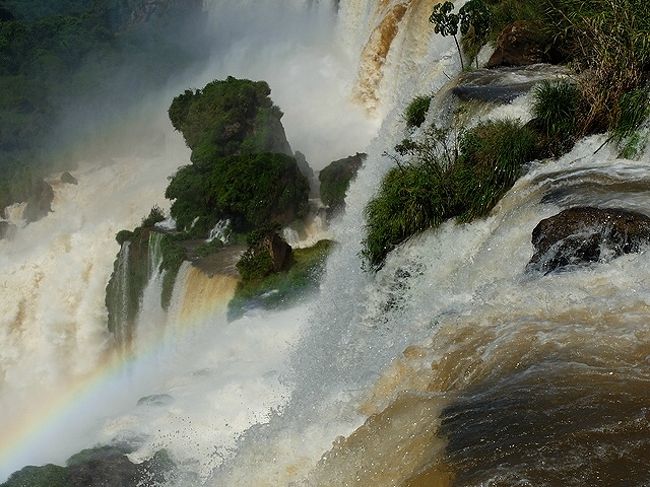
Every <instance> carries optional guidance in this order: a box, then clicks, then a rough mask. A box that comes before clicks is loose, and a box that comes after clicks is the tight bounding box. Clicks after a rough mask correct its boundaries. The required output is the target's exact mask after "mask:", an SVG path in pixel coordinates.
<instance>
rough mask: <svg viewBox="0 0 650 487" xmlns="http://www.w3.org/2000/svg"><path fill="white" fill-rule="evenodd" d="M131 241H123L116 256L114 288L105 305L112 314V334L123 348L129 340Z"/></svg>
mask: <svg viewBox="0 0 650 487" xmlns="http://www.w3.org/2000/svg"><path fill="white" fill-rule="evenodd" d="M130 247H131V242H124V243H123V244H122V248H121V249H120V253H119V254H118V256H117V263H116V266H115V289H114V291H113V293H111V294H110V295H109V298H108V301H107V303H106V304H107V307H108V309H109V311H110V312H111V313H112V315H113V316H114V321H113V323H114V324H113V330H112V332H113V334H114V335H115V340H116V341H117V343H118V344H119V346H120V347H122V348H123V349H124V348H125V347H127V345H128V344H129V342H130V341H131V326H130V324H129V299H130V293H129V281H130V275H129V248H130Z"/></svg>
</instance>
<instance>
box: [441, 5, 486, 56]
mask: <svg viewBox="0 0 650 487" xmlns="http://www.w3.org/2000/svg"><path fill="white" fill-rule="evenodd" d="M429 22H431V23H433V24H434V30H435V32H436V34H440V35H442V36H443V37H447V36H453V38H454V42H455V43H456V49H458V56H459V58H460V64H461V67H462V69H465V62H464V61H463V54H462V52H461V49H460V44H459V43H458V37H457V34H458V31H459V30H460V33H461V34H462V35H463V37H467V36H468V35H469V36H470V37H471V39H472V41H471V42H467V43H466V48H465V51H466V52H468V53H469V54H470V55H471V57H475V56H476V54H478V50H479V49H480V47H481V46H482V45H483V44H485V42H486V41H487V39H488V35H489V33H490V32H491V27H492V13H491V11H490V9H489V8H488V7H487V5H486V4H485V3H484V2H483V1H482V0H469V1H468V2H466V3H465V5H463V6H462V7H461V8H460V9H459V10H458V13H457V14H456V13H454V4H453V3H452V2H444V3H439V4H437V5H435V6H434V7H433V12H432V13H431V16H430V17H429Z"/></svg>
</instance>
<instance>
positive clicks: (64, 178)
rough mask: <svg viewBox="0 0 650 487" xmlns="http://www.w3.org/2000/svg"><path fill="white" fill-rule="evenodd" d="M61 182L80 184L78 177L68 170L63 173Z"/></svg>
mask: <svg viewBox="0 0 650 487" xmlns="http://www.w3.org/2000/svg"><path fill="white" fill-rule="evenodd" d="M61 182H62V183H65V184H74V185H77V184H78V181H77V178H75V177H74V176H73V175H72V174H70V173H69V172H68V171H66V172H64V173H63V174H61Z"/></svg>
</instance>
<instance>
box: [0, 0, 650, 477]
mask: <svg viewBox="0 0 650 487" xmlns="http://www.w3.org/2000/svg"><path fill="white" fill-rule="evenodd" d="M434 3H436V2H435V1H433V0H411V1H397V0H376V1H372V0H365V1H364V0H341V1H339V2H318V1H307V0H305V1H300V0H293V1H292V0H284V1H281V2H271V1H270V0H269V1H266V2H254V1H245V2H242V1H241V0H240V1H236V0H219V1H217V0H212V1H211V2H206V8H207V9H208V12H209V14H210V15H211V17H213V19H212V21H213V23H214V28H215V31H216V32H217V33H218V36H217V38H216V39H217V40H216V44H215V46H214V50H213V56H212V58H211V59H210V60H209V61H208V63H207V65H206V67H205V69H203V70H201V71H200V72H197V73H191V75H188V79H187V80H184V83H185V85H184V86H179V87H174V89H170V90H169V92H166V93H162V94H160V106H159V110H158V111H157V112H154V113H155V116H156V123H155V125H156V127H157V129H158V131H159V133H160V134H162V135H163V137H162V138H161V140H164V143H161V145H160V146H159V147H158V149H159V150H158V151H157V153H156V154H152V155H148V156H144V157H138V158H135V157H133V158H124V157H122V158H111V157H110V155H106V154H98V156H97V159H96V160H89V161H86V162H85V163H84V164H83V165H81V166H80V169H79V170H78V171H77V172H75V173H74V175H75V177H76V178H77V179H78V182H79V184H78V185H77V186H71V185H63V184H54V190H55V200H54V203H53V213H51V214H50V215H48V216H47V217H46V218H44V219H43V220H40V221H38V222H36V223H32V224H30V225H26V226H25V225H23V224H22V223H21V220H20V211H21V210H20V208H15V209H14V211H12V212H11V215H12V218H13V219H14V221H15V222H16V223H17V224H18V225H19V227H20V228H19V230H18V231H17V233H16V236H15V237H14V238H13V239H12V240H9V241H0V266H1V267H2V269H3V273H2V277H1V278H0V285H1V286H2V289H3V291H2V293H1V294H0V309H2V310H3V313H2V315H1V316H0V344H1V345H2V346H0V406H1V410H2V411H3V415H2V417H0V431H1V432H2V434H1V435H0V478H2V479H4V478H5V477H7V476H8V475H9V474H10V473H12V472H13V471H15V470H18V469H20V468H22V467H23V466H25V465H31V464H44V463H49V462H56V463H63V462H64V461H65V460H66V459H67V458H68V457H69V456H70V455H71V454H73V453H76V452H77V451H79V450H81V449H83V448H89V447H93V446H96V445H111V444H113V445H123V444H127V445H129V446H130V447H131V449H132V450H133V453H131V454H130V455H129V458H130V459H131V461H133V462H142V461H145V460H147V459H149V458H151V457H152V456H153V454H155V453H156V452H157V451H159V450H161V449H166V450H167V451H168V452H169V453H170V455H171V457H172V458H173V460H174V462H175V463H176V464H177V466H178V467H179V468H178V472H177V473H176V475H175V476H174V478H171V479H169V481H168V483H167V485H169V486H170V487H172V486H174V487H176V486H177V487H185V486H249V485H254V486H282V485H309V486H311V485H315V486H348V485H361V486H365V485H378V486H398V485H399V486H413V487H415V486H418V485H427V486H438V485H440V486H443V485H452V483H453V485H476V486H478V485H535V486H537V485H597V484H602V485H626V484H625V482H629V484H627V485H644V484H643V482H646V481H647V480H648V479H647V478H646V477H647V472H648V470H649V467H650V465H649V460H648V458H650V440H649V438H650V431H649V430H650V426H649V423H650V412H649V411H648V405H649V404H650V361H649V360H650V359H649V357H650V320H649V319H648V318H649V317H650V316H649V315H650V307H649V304H650V303H649V301H650V293H649V290H648V286H647V275H648V272H649V271H650V259H649V254H648V253H647V252H645V251H644V252H641V253H639V254H631V255H627V256H624V257H621V258H618V259H615V260H612V261H609V262H604V263H598V264H594V265H591V266H587V267H585V268H581V269H578V270H574V271H571V272H562V273H554V274H549V275H535V274H531V273H530V272H527V271H526V265H527V263H528V261H529V260H530V257H531V255H532V253H533V248H532V244H531V242H530V238H531V232H532V230H533V228H534V227H535V226H536V225H537V223H538V222H539V221H540V220H542V219H544V218H547V217H549V216H552V215H554V214H556V213H558V212H559V211H561V210H562V209H564V208H568V207H571V206H576V205H595V206H601V207H614V208H627V209H632V210H636V211H640V212H642V213H646V214H650V199H648V192H649V191H650V154H649V153H648V152H645V153H644V154H643V155H642V156H641V158H640V160H638V161H630V160H625V159H620V158H618V156H617V151H616V150H615V148H614V147H612V146H611V145H607V144H606V145H605V147H604V148H603V149H601V150H600V151H598V152H596V150H597V149H599V148H600V147H601V146H603V143H605V142H606V139H607V137H606V136H605V135H602V136H592V137H589V138H587V139H585V140H582V141H580V142H579V143H578V144H577V145H576V147H575V148H574V149H573V150H572V151H571V152H570V153H568V154H566V155H564V156H563V157H561V158H560V159H559V160H553V161H530V164H529V166H528V167H527V172H526V174H525V175H524V176H523V177H522V178H521V179H520V180H519V181H518V182H517V183H516V184H515V186H514V187H513V188H512V189H511V190H510V191H509V192H508V194H507V195H506V196H505V197H504V198H503V200H502V201H501V202H500V203H499V204H498V206H497V207H496V208H495V209H494V210H493V211H492V213H491V214H490V216H489V217H487V218H485V219H482V220H478V221H476V222H474V223H471V224H463V225H457V224H455V223H454V222H448V223H446V224H444V225H443V226H442V227H440V228H438V229H436V230H435V231H427V232H424V233H423V234H421V235H419V236H416V237H414V238H412V239H410V240H409V241H408V242H406V243H405V244H404V245H402V246H401V247H400V248H398V249H396V250H395V251H394V252H392V253H391V254H390V255H389V257H388V259H387V262H386V264H385V266H384V267H383V268H382V269H381V270H380V271H378V272H377V273H370V272H366V271H364V270H363V269H362V266H361V258H360V251H361V241H362V239H363V236H364V217H363V209H364V208H365V206H366V204H367V202H368V200H369V199H370V198H371V197H372V196H373V194H375V192H376V191H377V188H378V186H379V183H380V181H381V178H382V176H383V175H384V174H385V173H386V171H387V170H389V169H390V168H391V167H392V164H393V162H392V161H391V159H390V158H388V157H385V156H384V155H383V154H384V152H385V151H386V150H388V149H390V148H391V147H392V146H393V145H395V144H396V143H397V142H399V141H400V140H401V139H402V138H403V137H404V134H405V122H404V120H403V118H402V113H403V110H404V107H405V106H406V104H407V103H408V102H409V101H410V100H411V99H412V98H413V97H414V96H416V95H421V94H432V93H435V94H436V96H435V97H434V100H433V103H432V107H431V109H430V110H429V113H428V115H427V123H429V124H430V123H434V122H435V123H437V124H446V123H449V122H450V120H451V119H452V117H453V102H452V100H453V99H452V97H451V95H450V87H451V86H453V82H452V81H450V79H451V78H454V77H455V76H456V75H457V74H458V73H459V71H460V66H459V62H458V60H457V55H456V52H455V46H454V44H453V41H451V40H450V39H443V38H441V37H440V36H437V35H435V34H434V33H433V28H432V26H431V25H430V24H429V22H428V15H429V13H430V11H431V8H432V6H433V4H434ZM228 75H233V76H237V77H246V78H251V79H263V80H266V81H267V82H268V83H269V85H270V86H271V88H272V94H271V96H272V98H273V100H274V102H275V103H276V104H277V105H278V106H280V107H281V108H282V110H283V111H284V113H285V116H284V118H283V124H284V127H285V130H286V132H287V137H288V139H289V142H290V143H291V145H292V148H293V149H294V150H300V151H301V152H304V153H305V154H306V156H307V160H308V161H309V162H310V164H311V165H312V166H313V167H314V168H315V169H318V168H321V167H324V166H325V165H326V164H327V163H328V162H329V161H331V160H334V159H337V158H340V157H344V156H347V155H350V154H354V153H355V152H359V151H365V152H367V153H368V158H367V160H366V162H365V164H364V167H363V168H362V169H361V171H360V173H359V175H358V177H357V179H356V180H355V181H354V182H353V183H352V185H351V187H350V189H349V191H348V195H347V198H346V213H345V215H344V216H342V217H341V218H339V219H338V220H336V221H335V222H333V224H332V226H331V227H330V228H329V230H328V233H329V235H331V237H332V238H333V239H334V240H336V241H337V242H338V245H337V246H336V247H335V250H334V251H333V253H332V255H331V256H330V257H329V259H328V262H327V266H326V270H325V273H324V275H323V276H322V280H321V284H320V290H319V293H318V294H316V295H312V296H306V297H305V298H303V299H302V300H301V301H300V302H299V304H297V305H295V306H293V307H292V308H290V309H287V310H283V311H274V312H271V311H262V310H252V311H249V312H247V313H246V314H245V315H244V316H243V317H242V318H240V319H238V320H236V321H232V322H229V321H228V319H227V303H228V301H229V299H230V298H231V297H232V296H233V294H234V291H235V287H236V284H237V281H236V279H235V278H233V277H232V276H229V275H217V276H212V277H209V276H206V275H205V274H203V273H202V272H200V271H199V270H197V269H196V268H194V267H192V266H191V265H189V264H187V263H186V264H184V265H183V267H182V268H181V271H180V272H179V276H178V278H177V280H176V283H175V286H174V290H173V295H172V300H171V306H170V308H169V310H168V311H167V312H165V311H163V310H162V309H161V308H160V305H159V302H157V301H158V300H157V299H156V297H157V296H159V295H160V286H161V275H160V273H159V272H156V271H155V269H156V268H157V266H156V265H155V262H158V259H159V258H160V256H159V255H158V254H157V253H156V252H155V251H153V252H152V254H151V255H150V257H149V259H150V261H151V262H152V266H151V273H150V274H151V276H150V281H149V284H148V285H147V288H146V289H145V292H144V296H143V301H142V306H141V311H140V315H139V317H138V320H137V326H136V328H135V332H134V333H135V336H134V339H133V343H134V346H133V350H131V351H130V352H129V353H127V354H125V353H123V351H120V350H119V347H118V340H116V338H115V337H114V336H112V335H111V334H110V333H109V332H108V330H107V327H106V323H107V312H106V305H105V302H104V300H105V288H106V284H107V282H108V279H109V277H110V275H111V272H112V271H113V261H114V259H115V256H116V254H118V252H119V251H120V248H119V246H118V244H117V243H116V242H115V239H114V238H115V233H116V232H117V231H119V230H121V229H123V228H132V227H134V226H136V225H138V224H139V222H140V220H141V219H142V217H143V216H145V215H146V214H147V213H148V211H149V209H150V208H151V207H152V206H153V205H159V206H160V207H161V208H163V209H165V208H167V207H168V205H169V202H166V201H165V200H164V198H163V194H164V189H165V187H166V184H167V177H168V176H170V175H172V174H173V173H174V171H175V170H176V169H177V168H178V167H179V166H182V165H183V164H187V163H188V162H189V150H188V149H187V148H186V147H185V146H184V144H183V142H182V138H181V136H180V134H177V133H173V132H172V130H171V127H169V124H168V123H167V122H166V113H165V110H166V108H167V106H168V104H169V100H171V98H172V97H173V96H174V95H175V94H176V93H177V92H180V91H182V90H183V89H185V88H186V87H187V86H192V87H199V86H203V85H204V84H205V83H206V82H208V81H211V80H213V79H215V78H224V77H225V76H228ZM508 75H509V74H506V76H508ZM509 76H512V75H511V74H510V75H509ZM530 110H531V100H530V97H529V96H522V97H520V98H517V99H516V100H515V101H514V102H512V103H511V104H508V105H485V106H483V107H481V109H480V110H478V111H477V112H476V113H475V114H474V116H473V121H472V123H478V122H479V121H480V120H496V119H503V118H519V119H521V120H522V121H523V122H526V121H528V120H529V119H530V118H531V117H532V116H531V113H530ZM57 176H58V175H53V177H52V181H55V180H56V178H57ZM297 243H298V242H297ZM153 248H155V246H153ZM122 251H123V252H124V251H125V249H124V248H123V249H122ZM126 251H128V247H127V250H126ZM528 425H532V426H528ZM508 462H510V463H511V464H516V465H518V467H516V468H505V467H503V465H506V464H508ZM567 478H568V479H580V480H579V481H577V483H575V484H570V483H565V484H562V483H561V482H562V480H561V479H567ZM548 479H552V480H551V483H548ZM558 482H560V483H558Z"/></svg>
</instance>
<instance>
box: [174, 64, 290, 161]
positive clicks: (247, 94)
mask: <svg viewBox="0 0 650 487" xmlns="http://www.w3.org/2000/svg"><path fill="white" fill-rule="evenodd" d="M270 94H271V89H270V88H269V85H268V84H267V83H266V82H264V81H250V80H246V79H236V78H233V77H232V76H229V77H228V78H227V79H226V80H224V81H219V80H217V81H213V82H211V83H209V84H208V85H206V86H205V88H203V89H202V90H196V91H190V90H187V91H185V93H183V94H182V95H179V96H177V97H176V98H174V101H173V102H172V105H171V107H170V108H169V118H170V120H171V122H172V125H173V126H174V128H175V129H176V130H178V131H179V132H181V133H182V134H183V137H185V141H186V142H187V145H188V147H189V148H190V149H192V162H194V163H195V164H198V165H201V164H211V163H212V162H213V161H214V160H215V159H217V158H219V157H224V156H231V155H234V154H240V153H246V154H253V153H257V152H279V153H283V154H287V155H291V154H292V152H291V147H290V146H289V143H288V142H287V138H286V135H285V133H284V128H283V127H282V122H281V121H280V119H281V118H282V112H281V111H280V109H279V108H278V107H277V106H275V105H274V104H273V102H272V101H271V98H270V97H269V95H270Z"/></svg>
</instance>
